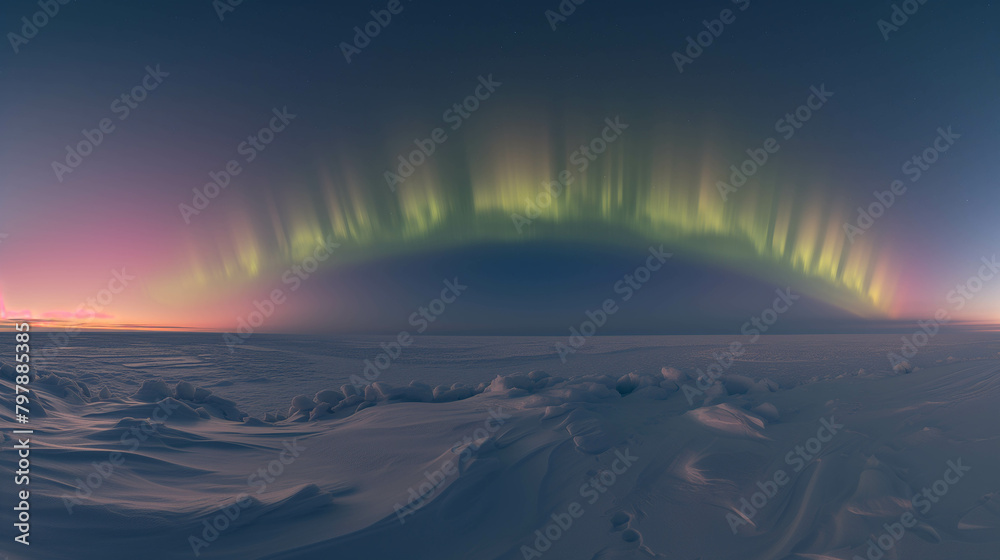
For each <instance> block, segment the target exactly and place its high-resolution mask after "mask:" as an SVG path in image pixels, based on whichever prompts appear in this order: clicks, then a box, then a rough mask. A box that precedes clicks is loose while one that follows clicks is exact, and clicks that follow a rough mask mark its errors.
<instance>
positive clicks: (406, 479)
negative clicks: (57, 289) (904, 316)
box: [0, 333, 1000, 560]
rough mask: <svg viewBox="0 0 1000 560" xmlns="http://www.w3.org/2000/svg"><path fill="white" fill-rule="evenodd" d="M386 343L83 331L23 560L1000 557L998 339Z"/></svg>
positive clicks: (11, 467) (56, 405)
mask: <svg viewBox="0 0 1000 560" xmlns="http://www.w3.org/2000/svg"><path fill="white" fill-rule="evenodd" d="M388 340H389V338H386V337H352V338H337V339H318V338H297V337H289V336H282V337H276V336H275V337H267V336H255V337H253V338H251V340H250V341H249V342H248V344H247V345H245V346H243V347H240V348H238V349H236V352H235V353H232V354H231V353H230V352H229V350H228V349H227V348H226V346H225V344H224V343H223V342H222V339H221V337H220V336H219V335H191V334H184V335H181V334H176V335H163V334H157V335H151V334H114V333H103V334H81V335H77V336H75V337H73V339H72V340H71V341H70V342H69V345H68V346H66V347H63V348H60V349H59V350H58V353H57V355H56V356H54V357H52V358H50V359H49V360H47V361H46V363H45V365H44V367H42V368H40V370H39V372H38V378H37V379H35V380H33V381H32V383H31V387H32V389H33V394H32V398H33V401H32V402H33V406H32V421H31V424H32V425H31V427H32V428H33V429H34V430H35V434H33V435H32V441H31V450H32V451H31V453H32V457H31V459H32V464H31V465H32V466H31V469H32V472H31V500H30V504H31V510H30V512H31V528H32V530H31V542H32V544H31V546H30V547H24V546H22V545H18V544H16V543H14V542H13V540H12V539H11V538H7V539H5V540H4V541H2V544H0V557H2V555H4V554H6V555H8V556H9V557H10V558H12V559H14V558H17V559H20V558H32V559H34V558H38V559H46V560H49V559H51V560H62V559H67V560H69V559H73V560H89V559H99V558H111V559H116V558H123V559H125V558H128V559H133V558H164V559H173V558H195V557H197V558H227V559H228V558H233V559H237V558H238V559H255V558H273V559H279V558H280V559H293V558H295V559H298V558H303V559H306V558H350V559H354V558H359V559H360V558H372V559H382V558H385V559H396V558H428V559H432V558H433V559H451V558H455V559H459V558H461V559H466V558H469V559H484V560H489V559H507V558H510V559H517V558H552V559H586V558H595V559H613V558H669V559H682V560H695V559H698V558H701V559H706V560H707V559H720V560H721V559H785V558H789V559H791V558H796V559H812V560H822V559H854V558H870V559H872V560H878V559H880V558H885V559H894V558H907V559H922V560H926V559H942V558H961V559H971V560H975V559H991V560H992V559H996V558H1000V428H998V426H1000V407H998V406H997V405H996V403H997V402H998V400H1000V359H998V351H1000V339H998V338H997V337H996V336H995V335H990V334H939V335H938V336H936V337H934V338H933V339H932V340H931V343H930V344H929V345H928V346H927V347H925V348H922V349H921V350H920V352H919V353H918V354H917V355H916V356H915V357H914V358H912V359H911V363H912V366H914V367H915V368H916V371H913V372H911V373H902V371H896V372H893V371H892V370H891V369H890V367H889V363H888V361H887V359H886V357H885V354H886V352H888V351H897V352H898V351H899V347H900V339H899V335H864V336H855V335H851V336H830V335H823V336H819V335H815V336H787V337H761V338H760V339H759V340H757V341H755V342H754V343H752V344H750V343H749V341H747V340H746V339H745V337H743V338H741V337H704V336H702V337H608V338H594V339H590V340H588V341H587V343H586V344H585V345H584V346H583V347H581V348H580V349H579V350H578V351H577V352H576V353H575V354H571V355H569V356H568V359H567V360H566V362H565V363H563V362H562V361H561V360H560V359H559V357H558V356H557V355H556V353H555V351H554V349H553V348H554V345H555V343H557V342H565V339H559V338H554V337H553V338H539V337H534V338H504V337H425V338H422V339H418V340H416V341H415V342H414V344H413V345H411V346H409V347H406V348H403V349H402V351H401V352H400V353H399V356H398V357H395V358H392V359H391V363H390V364H389V365H388V367H386V368H385V369H379V370H377V375H376V376H375V377H377V379H376V381H377V383H376V384H375V385H371V386H368V387H367V388H364V389H362V390H361V391H360V392H357V391H356V390H355V389H354V387H353V386H352V385H351V384H350V381H349V378H350V376H351V375H357V376H362V375H363V372H362V370H363V369H364V367H365V364H364V360H366V359H367V360H373V361H374V360H375V359H376V357H377V356H378V354H379V352H381V349H380V345H381V343H383V342H387V341H388ZM732 341H741V342H743V343H744V344H745V346H744V347H743V350H744V351H743V352H742V354H741V355H740V356H738V357H736V358H735V359H734V360H732V362H731V363H730V362H729V360H728V359H725V358H720V354H719V352H720V351H722V350H724V349H725V348H727V347H728V346H729V345H730V343H731V342H732ZM383 363H384V360H383ZM712 364H722V365H719V366H715V367H714V368H713V371H714V372H722V373H723V376H722V377H720V378H718V379H703V380H702V382H701V384H700V385H699V384H698V383H696V381H695V380H694V379H693V377H695V376H697V370H702V371H707V370H708V368H709V366H711V365H712ZM373 371H374V370H373ZM0 374H2V375H0V378H2V380H0V387H2V389H0V400H2V403H0V415H2V417H3V419H4V420H5V421H7V422H13V419H12V415H13V412H14V402H13V400H14V396H13V386H12V375H13V371H12V370H11V368H10V367H9V366H5V367H3V368H2V370H0ZM414 380H419V381H416V382H412V381H414ZM685 386H686V387H687V388H686V389H685ZM695 389H697V391H695ZM8 425H10V424H8ZM2 436H3V445H4V447H5V448H6V449H7V450H8V452H7V453H4V454H2V459H3V462H2V469H3V471H4V472H5V473H8V474H10V473H13V472H14V471H15V470H17V466H16V465H15V464H14V456H13V454H12V453H11V452H10V448H11V446H12V445H13V444H15V443H17V442H16V441H14V440H12V434H11V433H10V431H9V430H8V431H5V432H2ZM12 478H13V477H12V475H11V476H8V475H5V476H4V477H3V482H2V483H0V488H2V492H3V495H4V496H13V491H12V487H13V485H12ZM13 505H14V504H13V503H11V504H9V505H8V506H5V507H4V508H3V510H2V512H0V523H2V524H3V525H4V526H6V527H8V528H9V527H11V526H12V524H13V523H14V522H15V521H14V511H13V510H12V507H13Z"/></svg>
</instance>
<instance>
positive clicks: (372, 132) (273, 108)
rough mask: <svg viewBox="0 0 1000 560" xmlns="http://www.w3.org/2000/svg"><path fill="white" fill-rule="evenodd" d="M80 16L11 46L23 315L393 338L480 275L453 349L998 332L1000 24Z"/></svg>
mask: <svg viewBox="0 0 1000 560" xmlns="http://www.w3.org/2000/svg"><path fill="white" fill-rule="evenodd" d="M43 3H44V2H43ZM53 4H54V5H57V6H58V13H56V14H55V15H52V16H45V17H42V16H35V15H34V14H36V13H37V12H40V11H41V10H42V8H40V7H39V4H38V3H37V2H30V1H24V0H11V1H8V2H5V4H4V9H3V11H2V18H0V23H2V25H0V28H2V30H3V31H4V33H5V34H6V38H7V45H6V46H5V47H4V48H3V49H0V78H2V79H3V81H4V86H5V87H4V88H3V89H2V90H0V111H2V119H3V122H2V124H3V131H4V134H2V135H0V302H2V305H3V306H4V308H5V312H4V314H5V315H6V316H7V318H13V317H14V316H27V315H30V316H31V317H33V318H36V319H41V320H49V321H51V323H52V324H53V325H57V324H83V325H86V326H90V327H144V328H150V327H180V328H192V329H210V330H219V331H231V330H233V329H235V328H236V324H237V321H238V320H239V319H240V318H241V317H244V316H246V315H247V314H248V313H250V312H252V311H253V310H254V302H255V301H261V300H264V299H266V298H269V297H270V294H272V293H273V292H274V290H280V291H281V292H282V295H283V296H285V297H284V298H283V302H282V303H279V304H277V306H276V310H275V312H274V313H273V315H272V316H270V317H269V318H268V321H267V324H266V325H265V326H263V327H261V330H268V331H318V332H392V331H395V330H398V329H401V328H406V327H407V325H408V317H410V315H411V313H412V312H414V310H415V309H417V308H418V307H419V306H422V305H426V304H427V303H428V302H429V301H431V300H432V299H434V298H436V297H438V295H439V292H440V291H441V289H442V288H441V287H442V286H443V282H444V281H445V280H446V279H454V278H458V279H459V280H460V281H461V283H462V284H464V285H468V286H469V287H468V290H467V291H466V292H463V293H462V295H461V296H460V298H458V299H457V300H456V301H455V302H454V303H453V304H449V307H448V309H447V311H446V312H445V313H444V314H442V316H441V320H440V322H437V323H436V324H435V325H433V327H432V328H433V329H434V331H433V332H436V333H441V334H444V333H447V332H451V333H456V332H457V333H462V332H466V333H473V332H475V333H502V334H564V333H565V332H566V329H567V327H568V326H570V325H573V324H579V322H580V321H581V320H583V319H584V318H585V312H586V311H588V310H593V309H596V308H598V307H599V306H600V305H601V304H602V302H603V301H604V300H605V299H607V298H614V299H615V300H616V302H617V303H618V304H620V307H621V311H620V313H617V314H616V315H615V316H614V317H613V320H609V322H608V324H607V326H606V329H605V330H604V332H605V333H608V334H610V333H705V332H712V333H716V332H721V333H728V332H738V330H739V328H740V326H741V325H742V324H743V322H744V321H745V320H746V319H747V318H748V317H750V316H751V315H754V314H759V313H760V311H761V310H762V309H764V308H766V307H768V306H770V305H771V301H772V300H773V299H774V297H775V296H774V291H775V289H776V288H782V289H784V288H790V289H791V290H792V291H793V292H795V293H796V294H801V296H802V299H801V300H800V301H801V304H796V305H797V307H796V308H795V310H794V313H789V314H788V318H787V319H782V321H781V322H780V323H781V324H780V325H779V326H778V327H776V330H775V332H823V331H837V332H842V331H845V330H865V329H868V328H871V327H872V326H873V325H884V324H886V323H887V322H904V323H906V324H912V322H913V321H916V320H918V319H922V318H927V317H931V316H933V315H934V313H935V311H937V310H938V309H940V308H945V309H947V310H948V311H949V313H950V316H951V317H952V318H953V319H954V320H955V321H965V322H976V323H983V322H985V323H996V322H998V321H997V319H998V317H1000V288H998V286H996V285H993V284H992V283H991V282H990V280H989V279H986V278H985V276H981V277H980V278H981V280H982V281H981V282H973V285H972V287H974V288H977V290H974V291H973V292H970V297H965V296H962V298H961V299H962V305H961V306H960V305H959V304H958V303H957V302H958V299H956V296H955V295H954V293H953V292H952V291H953V290H955V289H956V285H958V284H963V285H965V284H967V283H968V282H969V281H970V278H973V277H975V276H976V275H977V274H978V273H979V271H980V270H988V269H982V267H983V264H982V259H984V258H985V259H986V260H987V261H989V260H990V259H991V258H992V257H993V255H994V254H995V253H996V252H997V241H998V240H1000V226H998V220H997V219H996V215H997V213H996V212H997V211H996V209H997V208H998V207H1000V188H998V186H1000V185H998V184H997V181H998V177H1000V169H998V167H1000V157H997V155H998V150H1000V141H998V137H997V130H998V126H997V125H998V119H1000V104H998V103H997V101H996V100H997V99H998V93H1000V79H998V70H1000V65H998V62H1000V36H998V34H997V33H996V28H997V24H998V23H1000V13H998V8H997V7H995V6H993V5H992V3H991V2H978V1H970V2H960V3H955V2H952V3H948V2H943V1H940V0H928V1H927V2H926V3H924V4H919V2H916V1H915V0H913V1H911V2H897V3H896V5H895V6H898V7H896V8H894V4H893V2H888V1H884V2H883V1H864V2H862V1H849V2H841V3H836V4H831V3H829V2H791V1H786V2H759V1H757V0H752V1H749V2H748V1H746V0H740V1H737V2H730V1H728V0H726V1H721V0H720V1H715V2H666V3H660V2H638V1H628V0H625V1H618V2H603V1H601V0H587V1H586V2H583V3H581V4H579V5H576V4H574V3H573V2H571V1H570V0H566V1H565V2H563V3H562V5H560V3H559V2H557V1H554V0H553V1H549V2H502V3H499V2H452V1H437V2H433V3H429V2H428V3H423V2H410V1H408V0H401V2H400V1H394V2H388V1H386V2H382V1H381V0H379V1H373V2H285V3H279V2H267V3H265V2H252V1H245V2H243V3H241V4H239V5H237V6H235V7H231V8H230V7H229V4H227V3H225V2H223V1H217V2H215V3H214V4H213V2H211V1H209V0H202V1H183V2H146V3H123V4H120V3H96V2H94V3H89V2H71V3H69V4H67V5H61V4H58V2H53ZM220 6H226V8H225V9H224V10H223V9H222V8H220ZM560 6H562V7H560ZM904 8H905V9H906V10H908V11H910V12H913V13H911V14H909V15H906V12H905V11H904ZM914 8H916V10H915V11H914ZM49 9H50V11H52V10H55V8H53V7H50V8H49ZM390 10H392V11H395V12H396V13H395V14H393V13H391V12H390ZM560 10H562V12H563V13H564V14H566V15H561V14H560V15H559V16H558V17H556V15H554V14H559V12H560ZM372 11H374V12H375V14H374V15H373V14H372ZM549 11H550V13H547V12H549ZM570 12H572V13H570ZM894 12H895V15H894ZM43 13H44V12H43ZM389 16H391V18H390V17H389ZM904 16H905V18H906V21H903V18H904ZM22 17H25V18H27V21H28V22H30V21H31V20H32V18H34V19H35V22H36V24H37V23H38V22H44V25H40V26H37V29H35V26H36V24H31V23H29V24H28V25H26V24H25V20H22ZM893 18H895V20H894V19H893ZM375 19H382V21H383V22H385V21H386V20H388V22H387V23H386V24H384V25H383V24H381V23H377V22H376V23H370V22H372V21H373V20H375ZM714 20H718V21H714ZM880 21H881V22H882V23H880ZM705 22H707V24H706V23H705ZM366 25H368V29H372V30H375V31H377V34H375V36H374V37H370V38H369V37H367V36H358V33H357V31H356V30H355V27H358V28H360V29H361V30H362V33H363V32H364V28H365V26H366ZM553 26H554V27H555V29H553ZM713 31H714V32H715V34H714V35H713ZM699 34H701V35H700V37H699ZM716 35H717V36H716ZM689 37H690V38H691V41H693V42H694V44H695V45H697V42H698V40H699V39H701V40H702V41H703V44H707V46H701V45H698V46H696V47H692V46H691V43H690V42H689ZM699 51H700V52H699ZM685 57H687V58H685ZM348 58H349V59H350V60H349V61H348ZM678 66H681V69H680V70H679V68H678ZM826 92H829V93H826ZM123 95H124V96H125V97H123ZM477 95H478V97H476V96H477ZM470 96H471V97H470ZM462 103H464V106H462V105H456V104H462ZM809 105H812V107H811V108H809V109H800V107H803V106H805V107H809ZM796 111H798V117H796ZM789 114H790V115H791V118H789V117H788V115H789ZM803 115H805V116H807V117H808V120H805V119H802V116H803ZM799 120H802V121H803V122H799ZM102 128H103V130H102ZM262 129H266V130H264V132H263V133H261V130H262ZM415 141H416V142H415ZM81 146H82V149H79V148H81ZM420 146H423V148H422V149H423V152H424V153H420V152H418V153H417V154H413V152H414V151H415V150H420V149H421V148H420ZM91 148H92V149H91ZM431 148H433V153H430V154H429V155H428V154H427V152H431ZM68 150H69V151H68ZM81 152H85V153H82V154H81ZM765 156H766V158H767V160H766V162H764V163H760V161H763V159H762V158H763V157H765ZM753 157H757V158H758V162H757V163H752V162H750V163H747V164H746V165H745V160H748V159H751V158H753ZM914 157H919V159H918V160H916V161H914V160H913V158H914ZM401 158H402V159H403V160H408V161H407V163H405V164H401V163H400V159H401ZM925 158H926V159H925ZM731 166H736V168H737V169H738V168H740V167H741V166H743V167H744V171H745V170H746V169H752V170H753V171H752V173H747V175H749V177H748V178H747V180H746V181H745V184H744V183H743V182H742V181H737V182H738V183H740V184H739V185H737V184H736V183H734V182H733V180H734V177H733V169H732V168H731ZM227 167H228V170H227ZM409 167H412V173H410V171H411V170H410V169H409ZM560 179H562V180H563V182H564V183H565V185H558V184H557V186H555V187H553V186H551V183H552V182H558V181H559V180H560ZM735 179H739V177H738V176H737V177H735ZM897 181H898V182H897ZM210 182H213V183H215V185H219V187H220V188H217V187H216V186H215V185H212V186H207V185H208V184H209V183H210ZM894 182H895V183H894ZM546 184H549V185H550V186H549V187H548V188H546V187H545V186H544V185H546ZM223 186H224V188H221V187H223ZM893 189H896V191H897V192H896V193H895V194H882V195H880V196H882V198H883V201H885V200H888V199H887V198H885V197H887V196H891V197H892V198H893V201H892V204H891V206H889V207H888V208H884V212H881V211H878V212H877V213H878V214H879V215H878V217H876V218H874V219H872V220H871V221H870V222H867V221H866V218H862V219H861V222H862V223H861V224H859V217H858V207H859V206H860V207H863V208H866V209H867V208H870V207H871V205H872V204H875V205H876V206H879V205H881V204H882V203H879V202H878V198H877V197H876V195H875V194H873V193H875V192H876V191H878V192H880V193H892V190H893ZM903 189H905V190H903ZM198 193H202V194H206V196H205V198H200V197H201V194H198ZM542 193H545V194H542ZM208 195H212V196H211V198H209V196H208ZM526 201H534V202H535V203H536V204H537V205H540V206H538V207H537V208H535V209H531V208H529V207H528V204H527V202H526ZM876 210H878V209H877V208H876ZM845 223H846V224H850V225H851V226H854V227H858V228H859V229H851V228H848V231H845V227H844V226H845ZM861 226H866V227H865V228H864V229H862V228H861ZM661 246H662V247H663V250H664V251H666V252H668V253H670V254H671V255H672V256H671V257H670V258H669V259H668V260H667V262H666V263H664V264H663V266H662V267H661V268H660V269H659V270H657V271H655V272H653V273H652V274H651V276H650V278H649V280H648V282H645V283H643V285H642V289H641V290H636V293H635V294H634V297H632V298H630V299H629V300H628V301H622V297H621V296H622V294H621V293H619V292H618V291H616V289H615V286H616V285H617V284H616V283H617V282H618V281H619V280H622V279H623V278H624V277H625V275H629V274H632V273H634V272H635V270H636V268H638V267H641V266H643V264H644V263H646V262H647V256H648V255H649V254H650V249H651V248H653V249H658V248H659V247H661ZM323 247H325V248H323ZM321 248H323V249H321ZM327 248H329V249H331V251H330V252H329V253H327V252H326V250H327ZM317 251H320V253H321V254H320V253H318V252H317ZM320 256H322V258H320ZM309 259H316V264H317V265H318V266H317V267H316V269H315V270H314V271H313V272H309V273H304V272H292V274H293V275H296V276H297V278H298V281H290V277H289V276H288V274H289V271H294V270H300V269H296V268H294V267H301V266H302V265H303V263H305V262H307V261H308V260H309ZM309 268H311V265H309ZM116 273H117V274H118V276H117V279H116ZM121 278H124V280H122V279H121ZM292 286H295V289H294V290H293V289H292ZM112 288H113V289H112ZM119 288H120V289H119ZM979 288H981V289H979ZM102 290H106V292H103V293H102ZM112 291H113V292H116V293H113V294H111V293H109V292H112ZM109 296H112V297H109ZM88 301H89V302H88Z"/></svg>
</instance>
